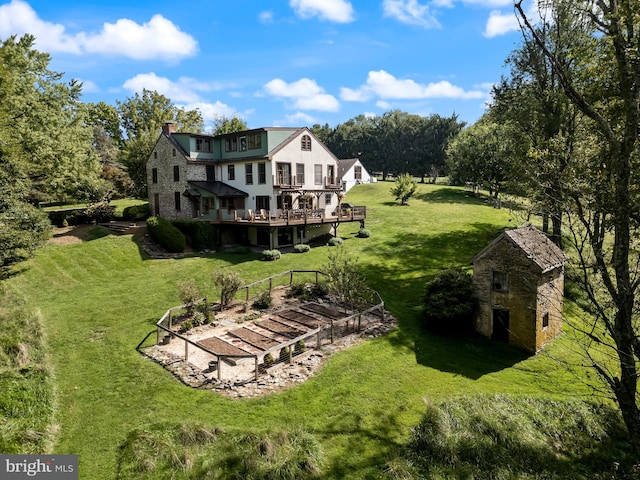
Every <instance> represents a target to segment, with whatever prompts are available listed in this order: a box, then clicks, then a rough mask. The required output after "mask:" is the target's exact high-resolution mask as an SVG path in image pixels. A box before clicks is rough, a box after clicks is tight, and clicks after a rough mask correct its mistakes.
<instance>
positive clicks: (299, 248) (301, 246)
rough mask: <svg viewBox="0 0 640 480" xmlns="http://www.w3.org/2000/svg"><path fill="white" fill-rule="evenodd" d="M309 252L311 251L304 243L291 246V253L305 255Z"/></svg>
mask: <svg viewBox="0 0 640 480" xmlns="http://www.w3.org/2000/svg"><path fill="white" fill-rule="evenodd" d="M309 250H311V247H310V246H309V245H307V244H306V243H298V244H297V245H294V246H293V251H294V252H296V253H305V252H308V251H309Z"/></svg>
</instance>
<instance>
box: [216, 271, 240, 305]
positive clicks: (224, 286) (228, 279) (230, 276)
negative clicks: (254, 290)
mask: <svg viewBox="0 0 640 480" xmlns="http://www.w3.org/2000/svg"><path fill="white" fill-rule="evenodd" d="M211 279H212V281H213V285H214V286H216V287H217V288H218V289H219V290H220V310H223V309H224V308H226V307H227V306H228V305H229V304H230V303H231V301H232V300H233V297H234V296H235V295H236V293H237V292H238V290H239V289H240V287H241V286H242V283H243V282H242V278H241V277H240V274H239V273H238V272H234V271H231V270H216V271H214V272H213V273H212V274H211Z"/></svg>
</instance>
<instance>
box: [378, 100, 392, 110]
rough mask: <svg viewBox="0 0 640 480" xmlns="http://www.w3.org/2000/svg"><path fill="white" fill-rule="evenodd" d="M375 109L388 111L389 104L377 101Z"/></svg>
mask: <svg viewBox="0 0 640 480" xmlns="http://www.w3.org/2000/svg"><path fill="white" fill-rule="evenodd" d="M376 107H378V108H379V109H381V110H390V109H391V104H390V103H389V102H385V101H384V100H378V101H377V102H376Z"/></svg>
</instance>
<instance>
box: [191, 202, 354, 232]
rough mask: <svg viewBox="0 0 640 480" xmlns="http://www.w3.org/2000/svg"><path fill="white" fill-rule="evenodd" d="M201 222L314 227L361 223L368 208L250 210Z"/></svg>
mask: <svg viewBox="0 0 640 480" xmlns="http://www.w3.org/2000/svg"><path fill="white" fill-rule="evenodd" d="M200 218H201V220H204V221H209V222H211V223H217V224H239V225H255V226H259V227H285V226H290V225H314V224H323V223H330V224H333V223H340V222H361V221H364V220H366V218H367V207H365V206H356V207H354V208H352V209H350V210H349V211H348V212H341V211H336V212H331V213H330V214H327V213H326V212H325V211H324V210H322V209H320V210H311V209H307V210H303V209H289V210H283V211H281V210H262V211H257V212H252V211H250V210H232V211H221V210H218V211H215V212H211V213H210V214H208V215H202V216H201V217H200Z"/></svg>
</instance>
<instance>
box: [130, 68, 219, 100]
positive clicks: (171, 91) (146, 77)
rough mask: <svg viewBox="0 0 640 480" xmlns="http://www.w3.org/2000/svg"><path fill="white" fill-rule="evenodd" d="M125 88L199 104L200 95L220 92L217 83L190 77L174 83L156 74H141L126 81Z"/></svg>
mask: <svg viewBox="0 0 640 480" xmlns="http://www.w3.org/2000/svg"><path fill="white" fill-rule="evenodd" d="M123 87H124V88H125V89H126V90H129V91H131V92H142V89H144V88H146V89H147V90H155V91H156V92H158V93H161V94H162V95H165V96H166V97H168V98H170V99H171V100H172V101H174V102H197V101H199V100H200V93H206V92H212V91H215V90H220V89H221V88H222V87H221V85H219V84H217V83H207V82H201V81H198V80H195V79H193V78H189V77H180V78H179V79H178V80H177V81H175V82H174V81H172V80H170V79H168V78H166V77H159V76H157V75H156V74H155V73H154V72H151V73H140V74H138V75H136V76H135V77H132V78H130V79H129V80H127V81H125V82H124V84H123Z"/></svg>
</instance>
